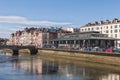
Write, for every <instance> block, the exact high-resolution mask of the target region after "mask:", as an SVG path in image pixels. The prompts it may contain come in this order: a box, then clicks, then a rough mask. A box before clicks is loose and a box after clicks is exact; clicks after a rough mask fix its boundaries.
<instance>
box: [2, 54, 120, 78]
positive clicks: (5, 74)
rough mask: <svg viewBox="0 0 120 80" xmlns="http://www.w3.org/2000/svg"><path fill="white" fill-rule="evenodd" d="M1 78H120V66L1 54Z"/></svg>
mask: <svg viewBox="0 0 120 80" xmlns="http://www.w3.org/2000/svg"><path fill="white" fill-rule="evenodd" d="M0 80H120V71H119V67H118V68H116V67H114V66H108V65H103V64H97V63H90V62H81V61H72V60H65V59H56V58H52V57H48V56H38V55H36V56H30V55H21V56H19V57H12V56H9V55H4V54H0Z"/></svg>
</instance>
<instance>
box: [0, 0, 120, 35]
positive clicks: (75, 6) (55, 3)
mask: <svg viewBox="0 0 120 80" xmlns="http://www.w3.org/2000/svg"><path fill="white" fill-rule="evenodd" d="M119 4H120V0H0V29H3V30H2V31H0V33H1V34H0V37H8V36H9V34H10V33H12V32H15V31H16V30H19V29H22V28H24V27H26V26H22V25H19V24H23V25H24V24H25V25H26V24H27V25H28V24H30V25H31V24H32V25H34V24H38V25H41V24H42V25H44V24H47V25H49V24H50V25H57V24H59V25H71V24H72V25H75V26H77V27H79V26H81V25H84V24H86V23H88V22H95V21H100V20H107V19H109V20H111V19H114V18H118V19H120V5H119ZM16 24H18V25H16ZM2 27H4V28H2Z"/></svg>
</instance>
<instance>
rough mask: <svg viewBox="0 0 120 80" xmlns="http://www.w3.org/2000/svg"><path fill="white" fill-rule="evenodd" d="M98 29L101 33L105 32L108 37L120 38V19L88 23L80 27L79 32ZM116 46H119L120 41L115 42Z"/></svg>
mask: <svg viewBox="0 0 120 80" xmlns="http://www.w3.org/2000/svg"><path fill="white" fill-rule="evenodd" d="M88 31H99V32H100V33H102V34H107V35H108V37H113V38H117V39H120V20H118V19H114V20H106V21H101V22H95V23H88V24H86V25H84V26H82V27H80V32H88ZM116 47H120V41H119V40H118V41H117V43H116Z"/></svg>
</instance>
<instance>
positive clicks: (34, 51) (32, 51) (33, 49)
mask: <svg viewBox="0 0 120 80" xmlns="http://www.w3.org/2000/svg"><path fill="white" fill-rule="evenodd" d="M0 49H11V50H12V52H13V54H12V55H13V56H18V55H19V50H20V49H29V50H30V54H31V55H35V54H37V53H38V49H37V48H36V47H35V46H17V45H0Z"/></svg>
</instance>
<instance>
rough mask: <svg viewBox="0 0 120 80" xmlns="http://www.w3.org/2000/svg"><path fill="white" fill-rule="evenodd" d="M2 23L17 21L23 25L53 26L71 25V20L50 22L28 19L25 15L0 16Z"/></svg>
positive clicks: (16, 22)
mask: <svg viewBox="0 0 120 80" xmlns="http://www.w3.org/2000/svg"><path fill="white" fill-rule="evenodd" d="M0 22H1V23H15V24H23V25H43V26H44V25H45V26H53V25H70V24H71V23H69V22H50V21H31V20H27V18H25V17H21V16H0Z"/></svg>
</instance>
